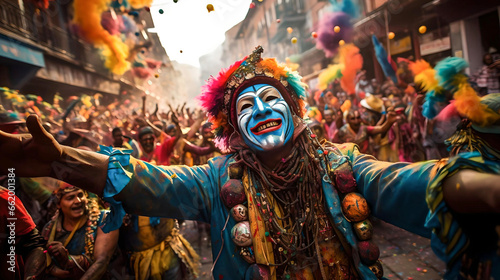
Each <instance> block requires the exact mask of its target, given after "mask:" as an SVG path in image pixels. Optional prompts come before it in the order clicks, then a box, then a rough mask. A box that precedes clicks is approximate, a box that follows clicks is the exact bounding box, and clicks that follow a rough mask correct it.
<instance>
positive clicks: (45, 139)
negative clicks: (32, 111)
mask: <svg viewBox="0 0 500 280" xmlns="http://www.w3.org/2000/svg"><path fill="white" fill-rule="evenodd" d="M26 125H27V127H28V130H29V132H30V134H31V135H30V134H21V135H16V134H9V133H5V132H3V131H0V154H1V156H0V174H4V175H5V174H8V173H9V168H15V171H14V173H15V175H16V177H43V176H49V175H50V174H51V168H52V167H51V165H52V163H53V162H54V161H55V160H58V159H59V158H60V157H61V155H62V148H61V146H60V145H59V143H57V141H56V140H55V139H54V137H53V136H52V135H51V134H50V133H48V132H47V131H45V129H43V127H42V124H41V122H40V120H39V118H38V116H36V115H30V116H29V117H28V119H27V120H26Z"/></svg>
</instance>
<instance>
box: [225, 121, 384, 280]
mask: <svg viewBox="0 0 500 280" xmlns="http://www.w3.org/2000/svg"><path fill="white" fill-rule="evenodd" d="M298 121H299V122H300V123H297V126H296V131H295V132H296V134H295V137H294V140H293V141H294V147H292V151H291V152H290V155H288V156H287V157H286V158H283V159H282V161H281V162H280V163H278V164H277V166H276V167H275V168H274V169H273V170H271V171H269V170H268V169H266V168H265V167H264V166H262V164H261V163H260V161H259V159H258V158H257V156H256V155H255V153H253V152H252V151H250V150H248V148H246V147H244V146H240V145H238V143H239V142H238V140H235V141H233V143H234V145H233V147H235V150H236V156H235V162H234V163H233V164H231V165H229V167H228V175H229V178H230V179H229V180H228V181H227V182H226V183H225V184H224V185H223V186H222V188H221V191H220V196H221V199H222V201H223V203H224V205H226V207H228V208H230V209H231V210H230V213H231V215H232V216H233V218H234V220H235V221H236V222H237V224H236V225H235V226H234V227H233V228H232V230H231V237H232V239H233V242H234V243H235V244H236V245H237V246H238V248H239V250H240V255H241V257H243V259H245V261H247V262H248V263H250V264H252V265H251V266H250V267H249V268H248V269H247V272H246V274H245V277H246V278H248V279H268V277H270V273H276V274H275V275H276V276H279V277H281V278H282V279H291V278H304V277H305V279H323V280H330V279H352V278H357V277H358V273H359V271H356V270H355V269H354V268H355V267H354V266H353V261H355V262H358V265H360V264H359V261H361V262H362V263H363V264H364V265H366V266H367V267H368V268H369V269H370V270H371V271H372V272H373V273H374V274H375V276H376V277H377V278H378V279H381V278H382V276H383V269H382V264H381V263H380V261H378V257H379V255H380V251H379V249H378V247H377V246H376V244H375V243H374V242H373V241H372V240H371V239H372V233H373V227H372V225H371V223H370V221H369V220H368V217H369V214H370V210H369V208H368V204H367V201H366V200H365V199H364V198H363V196H362V195H361V194H359V193H356V190H357V184H356V180H355V179H354V175H353V167H352V166H351V163H350V161H349V159H345V156H344V155H343V154H342V152H340V150H339V149H338V148H337V147H336V146H335V145H333V144H331V143H329V142H326V141H323V142H321V143H320V142H319V141H318V140H317V138H316V135H314V134H313V133H312V132H311V131H310V130H309V128H307V126H306V125H305V123H304V121H303V120H301V119H300V120H298ZM330 153H331V154H336V156H333V158H332V159H335V158H337V159H336V160H335V167H333V165H332V164H333V162H330V160H329V156H328V155H329V154H330ZM342 157H344V159H343V160H342V159H341V158H342ZM243 170H246V171H247V172H246V173H245V172H244V171H243ZM244 173H245V174H246V179H245V178H243V177H244ZM322 174H324V176H323V177H322ZM242 180H243V181H245V182H244V184H245V186H243V182H242ZM323 181H325V182H327V183H328V184H331V185H332V186H333V187H335V189H336V190H337V192H336V193H337V195H338V196H339V199H340V201H341V205H340V206H341V209H342V214H343V215H344V218H345V219H346V220H347V221H348V222H350V223H351V224H352V227H353V230H354V232H355V233H356V237H357V243H356V248H352V247H351V245H349V243H348V242H347V240H346V239H345V237H344V235H343V234H342V233H341V232H339V230H338V229H337V228H336V226H334V225H333V223H332V221H331V220H330V217H329V215H327V213H328V212H329V210H327V208H326V206H327V205H326V200H325V198H324V193H323V187H322V186H323ZM247 200H248V205H249V208H248V209H247V207H246V206H245V205H244V204H245V202H246V201H247ZM250 206H252V207H250ZM250 209H254V210H252V211H254V212H252V218H250V216H249V214H248V213H247V211H249V210H250ZM257 213H258V214H257ZM256 214H257V216H256ZM252 219H253V224H252V225H253V226H252V225H250V221H251V220H252ZM251 227H253V229H251ZM261 229H265V230H266V231H265V232H262V231H261ZM257 232H260V233H259V234H258V235H260V234H262V235H260V238H261V239H259V237H257V236H256V234H257ZM252 236H253V237H252ZM252 238H257V239H256V240H255V242H257V243H254V244H253V245H254V246H252V243H253V241H252ZM262 240H264V243H262ZM266 244H269V245H266ZM270 245H272V246H270ZM353 249H355V250H353ZM254 250H257V252H255V253H254ZM268 250H271V251H270V252H271V253H272V254H273V255H272V256H269V255H268V252H269V251H268ZM353 253H356V254H355V255H353ZM257 257H259V258H260V262H259V263H256V261H257V259H256V258H257ZM270 260H272V261H270ZM262 264H265V265H262ZM268 266H269V267H268ZM273 279H274V278H273Z"/></svg>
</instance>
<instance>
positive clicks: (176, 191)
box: [101, 147, 226, 231]
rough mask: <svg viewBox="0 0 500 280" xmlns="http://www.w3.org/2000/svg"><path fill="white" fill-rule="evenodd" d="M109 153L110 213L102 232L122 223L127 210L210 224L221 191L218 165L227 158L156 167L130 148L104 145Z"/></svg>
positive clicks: (107, 192)
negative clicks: (204, 162) (131, 152)
mask: <svg viewBox="0 0 500 280" xmlns="http://www.w3.org/2000/svg"><path fill="white" fill-rule="evenodd" d="M101 153H103V154H107V155H109V156H110V158H109V165H108V178H107V182H106V186H105V189H104V200H105V201H107V202H108V203H110V205H111V213H110V215H108V217H106V220H105V221H104V227H103V231H104V230H105V229H106V230H113V229H116V228H118V227H119V226H120V225H121V220H122V219H123V215H125V213H130V214H136V215H142V216H150V217H151V216H152V217H165V218H176V219H186V220H198V221H203V222H206V223H210V222H211V221H210V219H211V210H212V209H211V205H212V204H213V200H214V195H215V194H218V193H219V192H218V188H219V184H220V182H219V180H220V178H219V177H220V176H219V174H218V173H219V170H220V167H219V166H215V165H217V164H224V163H225V160H224V159H225V158H226V157H221V159H219V160H212V161H210V162H209V164H206V165H202V166H195V167H187V166H155V165H152V164H149V163H147V162H144V161H141V160H137V159H135V158H133V157H131V156H130V151H119V150H115V149H111V148H109V147H101Z"/></svg>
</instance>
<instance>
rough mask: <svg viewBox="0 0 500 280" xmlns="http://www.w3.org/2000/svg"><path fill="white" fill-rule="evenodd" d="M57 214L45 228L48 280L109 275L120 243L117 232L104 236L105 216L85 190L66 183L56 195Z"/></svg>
mask: <svg viewBox="0 0 500 280" xmlns="http://www.w3.org/2000/svg"><path fill="white" fill-rule="evenodd" d="M54 193H55V196H56V198H57V201H58V202H57V204H58V211H57V213H56V215H54V217H53V218H52V220H51V221H50V222H49V223H47V224H46V225H45V227H44V228H43V230H42V236H43V237H44V238H45V240H46V241H47V245H46V247H47V250H46V258H47V261H46V266H47V268H46V273H47V279H61V278H73V279H89V277H95V278H94V279H99V278H100V276H102V275H104V273H105V272H106V269H107V266H108V263H109V260H110V259H111V256H112V255H113V253H114V250H115V248H116V244H117V242H118V230H113V231H111V232H108V233H104V232H103V231H102V230H101V228H100V227H98V225H100V224H101V223H102V221H103V218H104V216H105V215H106V213H105V211H100V210H99V207H98V206H97V202H96V201H95V200H90V201H89V200H88V198H87V193H86V191H84V190H82V189H79V188H77V187H75V186H72V185H70V184H66V183H64V184H63V185H62V186H61V187H60V188H58V189H57V190H56V191H55V192H54Z"/></svg>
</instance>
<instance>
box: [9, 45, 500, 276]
mask: <svg viewBox="0 0 500 280" xmlns="http://www.w3.org/2000/svg"><path fill="white" fill-rule="evenodd" d="M262 52H263V49H262V47H257V48H256V50H255V51H254V52H253V53H252V54H250V55H249V56H247V57H245V58H244V59H242V60H240V61H237V62H236V63H234V64H233V65H231V66H230V67H229V68H228V69H225V70H223V71H221V72H220V73H219V75H217V76H216V77H213V78H211V79H210V80H209V81H208V83H207V86H206V87H205V88H204V91H203V95H202V96H201V97H200V100H201V103H202V106H203V108H205V110H206V111H207V112H208V115H209V119H210V121H211V122H212V123H213V124H214V128H215V142H216V144H217V146H218V147H219V148H220V149H221V150H222V151H223V152H224V153H225V155H223V156H220V157H216V158H214V159H211V160H210V161H209V163H208V164H207V165H203V166H195V167H186V166H155V165H151V164H149V163H147V162H143V161H140V160H137V159H134V158H133V157H130V156H129V155H128V154H127V152H124V151H119V150H113V149H112V148H110V147H102V150H101V153H103V154H95V153H87V152H79V151H75V150H74V149H72V148H69V147H65V146H60V145H58V144H57V143H55V142H54V141H53V138H51V137H50V135H48V134H46V133H45V132H44V131H41V130H40V124H39V123H38V119H37V118H36V117H30V118H28V121H27V123H28V128H29V129H30V132H31V133H32V135H33V138H32V139H33V140H32V141H31V142H27V143H26V145H25V146H19V144H18V143H19V138H18V137H16V136H15V135H11V134H6V133H3V132H0V143H1V144H0V150H1V151H2V154H3V155H4V160H3V161H0V172H1V173H5V172H6V169H7V166H14V167H15V168H16V170H17V172H19V173H21V174H22V175H29V176H44V175H45V176H46V175H48V174H52V176H56V177H58V178H61V179H64V180H66V181H68V182H71V183H72V184H76V185H82V186H85V187H86V188H87V189H89V190H90V191H93V192H95V193H98V194H99V195H102V196H103V197H104V199H105V200H106V201H108V202H109V203H110V204H111V205H112V209H113V210H112V211H113V213H114V214H113V215H111V216H108V217H109V219H107V220H106V225H105V226H104V228H103V230H110V229H114V228H117V227H119V226H120V225H121V223H122V218H123V215H125V210H126V211H127V212H129V213H135V214H141V215H150V216H163V217H169V218H184V219H190V220H199V221H205V222H208V223H210V224H211V232H212V234H211V237H212V253H213V256H214V264H213V269H212V273H213V277H214V278H215V279H234V280H239V279H241V280H243V279H300V278H305V279H356V278H362V279H381V278H382V277H383V269H382V265H381V263H380V262H379V261H378V257H379V252H380V251H379V250H378V248H377V247H376V244H375V243H374V242H373V240H372V234H373V232H372V226H371V224H370V221H369V219H368V218H369V215H370V213H371V214H373V215H374V216H376V217H378V218H380V219H382V220H384V221H386V222H389V223H392V224H394V225H396V226H399V227H402V228H404V229H406V230H409V231H411V232H414V233H417V234H420V235H422V236H424V237H427V238H431V237H432V244H433V246H436V244H435V243H440V242H443V241H442V240H439V239H436V238H435V236H436V235H437V234H439V233H438V232H433V228H438V227H439V226H441V224H439V222H438V221H434V223H433V224H428V226H427V227H426V226H425V222H426V219H427V217H428V215H432V214H433V212H431V210H430V209H433V208H431V205H428V204H427V202H426V197H427V196H426V192H427V185H429V184H431V185H436V186H440V189H441V192H440V193H439V195H440V197H443V198H444V199H445V200H446V204H447V205H448V206H449V207H451V208H452V209H461V211H464V212H474V211H475V212H478V211H482V212H488V213H498V212H500V206H499V205H498V203H496V202H498V201H499V199H500V176H499V175H496V174H497V173H498V170H496V169H495V170H492V169H490V165H489V162H487V161H485V160H484V159H482V158H476V157H467V156H462V155H461V156H459V157H457V158H453V159H450V160H443V161H441V162H439V164H438V163H437V162H436V161H428V162H421V163H414V164H410V163H387V162H379V161H376V160H375V159H374V158H373V157H372V156H369V155H364V154H361V153H360V152H359V148H358V147H357V146H356V145H354V144H352V143H344V144H339V145H336V144H331V143H329V142H321V143H320V142H319V141H318V140H317V137H316V135H315V134H313V133H312V132H311V131H310V130H309V129H308V128H307V125H306V123H305V122H304V120H303V119H302V117H303V114H304V113H305V110H303V108H304V107H303V105H304V104H303V100H305V89H304V86H303V84H302V83H301V82H300V76H298V74H297V73H295V72H293V71H291V70H289V69H287V68H286V67H285V66H283V65H281V64H278V63H277V62H276V60H275V59H272V58H262V57H261V54H262ZM16 145H17V146H16ZM24 150H26V151H32V153H23V155H24V157H22V158H19V157H17V158H16V159H14V158H15V157H14V156H13V155H12V153H16V155H18V154H19V153H21V151H24ZM35 159H36V161H35ZM28 163H29V164H28ZM54 163H58V166H60V167H61V168H62V170H64V171H66V172H64V173H62V174H60V176H57V175H56V174H54V173H53V171H52V166H53V164H54ZM71 163H73V164H71ZM74 163H81V164H80V165H78V166H77V167H75V164H74ZM87 163H92V164H87ZM471 165H474V166H476V167H478V168H475V169H474V170H463V169H470V168H471ZM34 166H36V167H37V168H33V167H34ZM27 167H30V168H29V169H28V168H27ZM89 174H92V176H89ZM478 177H479V178H480V180H476V178H478ZM457 184H458V185H459V188H457ZM448 256H449V257H450V258H458V259H460V257H461V256H462V255H461V252H455V251H452V252H449V253H448ZM494 264H495V265H492V269H491V270H490V271H489V273H490V274H491V276H492V277H497V276H500V266H497V265H496V264H498V263H494ZM452 272H453V271H452Z"/></svg>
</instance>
